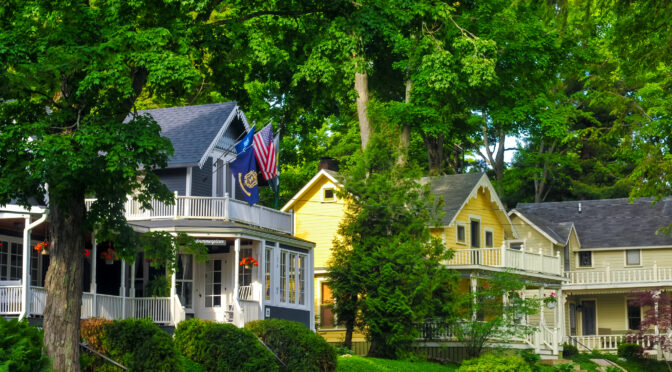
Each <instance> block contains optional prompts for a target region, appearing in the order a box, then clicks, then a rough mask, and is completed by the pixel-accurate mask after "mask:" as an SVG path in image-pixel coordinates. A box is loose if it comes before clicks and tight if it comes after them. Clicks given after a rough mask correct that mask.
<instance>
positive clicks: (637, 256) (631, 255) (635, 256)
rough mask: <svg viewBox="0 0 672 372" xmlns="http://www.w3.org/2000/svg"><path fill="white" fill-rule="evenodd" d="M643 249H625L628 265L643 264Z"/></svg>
mask: <svg viewBox="0 0 672 372" xmlns="http://www.w3.org/2000/svg"><path fill="white" fill-rule="evenodd" d="M641 262H642V261H641V251H640V250H639V249H628V250H626V251H625V264H626V265H635V266H636V265H641Z"/></svg>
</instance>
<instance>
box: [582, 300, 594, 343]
mask: <svg viewBox="0 0 672 372" xmlns="http://www.w3.org/2000/svg"><path fill="white" fill-rule="evenodd" d="M581 318H582V320H583V321H582V324H581V325H582V326H583V335H584V336H592V335H594V334H595V301H581Z"/></svg>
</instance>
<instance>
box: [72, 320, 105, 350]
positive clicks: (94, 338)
mask: <svg viewBox="0 0 672 372" xmlns="http://www.w3.org/2000/svg"><path fill="white" fill-rule="evenodd" d="M110 323H112V321H111V320H107V319H104V318H90V319H82V320H81V321H80V322H79V334H80V335H81V337H82V340H83V341H84V342H86V343H87V344H88V345H89V347H90V348H92V349H93V350H95V351H97V352H99V353H103V354H106V353H107V352H106V351H105V348H104V347H103V335H104V334H105V325H107V324H110Z"/></svg>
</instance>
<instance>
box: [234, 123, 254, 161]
mask: <svg viewBox="0 0 672 372" xmlns="http://www.w3.org/2000/svg"><path fill="white" fill-rule="evenodd" d="M253 140H254V125H253V126H252V128H250V131H249V132H247V134H246V135H245V138H243V139H242V140H241V141H240V142H238V143H236V153H237V154H242V153H243V152H244V151H246V150H249V149H250V148H251V147H252V141H253ZM255 164H256V163H255Z"/></svg>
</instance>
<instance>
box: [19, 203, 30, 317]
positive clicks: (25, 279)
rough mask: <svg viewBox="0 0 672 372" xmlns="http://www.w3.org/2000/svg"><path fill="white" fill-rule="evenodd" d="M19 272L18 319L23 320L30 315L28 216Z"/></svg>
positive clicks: (24, 230) (27, 217)
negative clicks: (19, 296) (19, 311)
mask: <svg viewBox="0 0 672 372" xmlns="http://www.w3.org/2000/svg"><path fill="white" fill-rule="evenodd" d="M22 261H23V262H22V266H21V267H22V269H23V270H22V272H21V314H19V319H23V318H24V317H26V316H27V315H29V314H30V304H29V303H28V299H29V298H30V297H29V296H28V290H29V289H30V286H29V285H28V284H29V283H30V216H29V215H28V216H26V217H25V224H24V229H23V257H22Z"/></svg>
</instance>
